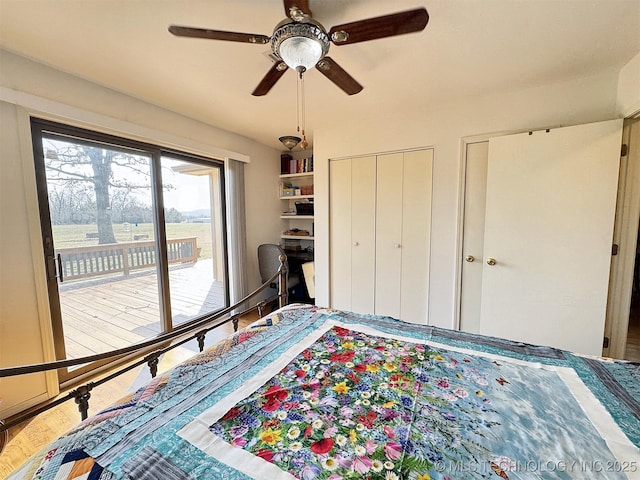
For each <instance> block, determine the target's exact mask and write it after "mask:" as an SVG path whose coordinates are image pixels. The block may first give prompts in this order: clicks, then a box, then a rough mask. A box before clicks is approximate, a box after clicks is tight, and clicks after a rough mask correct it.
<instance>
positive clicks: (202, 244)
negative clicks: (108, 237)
mask: <svg viewBox="0 0 640 480" xmlns="http://www.w3.org/2000/svg"><path fill="white" fill-rule="evenodd" d="M97 231H98V227H97V226H96V225H95V224H89V225H54V226H53V238H54V243H55V246H56V248H66V247H80V246H85V245H87V246H88V245H97V244H98V240H97V239H96V238H88V237H87V233H89V234H92V233H95V232H97ZM113 232H114V233H115V236H116V240H117V241H118V243H126V242H133V241H135V236H136V235H138V236H139V235H148V240H152V239H153V238H154V232H153V224H151V223H139V224H137V225H136V224H133V223H132V224H129V225H128V227H127V225H123V224H115V225H113ZM211 233H212V232H211V224H210V223H167V238H169V239H172V238H184V237H187V238H188V237H197V238H198V240H197V244H198V247H199V248H201V252H200V258H202V259H204V258H211V254H212V252H211ZM138 238H142V237H138Z"/></svg>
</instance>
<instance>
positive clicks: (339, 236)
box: [329, 156, 376, 313]
mask: <svg viewBox="0 0 640 480" xmlns="http://www.w3.org/2000/svg"><path fill="white" fill-rule="evenodd" d="M329 182H330V198H329V204H330V206H329V212H330V213H329V215H330V218H329V221H330V230H331V233H330V238H331V243H330V249H331V252H330V258H331V260H330V261H331V264H330V267H331V306H332V307H333V308H339V309H344V310H351V311H354V312H358V313H373V311H374V294H375V194H376V192H375V186H376V159H375V157H373V156H371V157H358V158H353V159H344V160H336V161H332V162H331V164H330V167H329Z"/></svg>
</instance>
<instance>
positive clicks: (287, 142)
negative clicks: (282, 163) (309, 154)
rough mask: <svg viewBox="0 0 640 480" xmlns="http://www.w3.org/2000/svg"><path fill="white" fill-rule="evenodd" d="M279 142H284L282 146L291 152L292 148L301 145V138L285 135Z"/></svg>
mask: <svg viewBox="0 0 640 480" xmlns="http://www.w3.org/2000/svg"><path fill="white" fill-rule="evenodd" d="M278 140H280V142H282V144H283V145H284V146H285V147H286V148H287V149H289V150H291V149H292V148H295V146H296V145H298V144H299V143H300V140H301V138H300V137H295V136H293V135H285V136H283V137H280V138H278Z"/></svg>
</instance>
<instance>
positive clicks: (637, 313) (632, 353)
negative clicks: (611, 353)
mask: <svg viewBox="0 0 640 480" xmlns="http://www.w3.org/2000/svg"><path fill="white" fill-rule="evenodd" d="M624 358H625V359H626V360H630V361H632V362H640V295H636V296H634V298H633V300H632V301H631V313H630V315H629V331H628V333H627V348H626V349H625V355H624Z"/></svg>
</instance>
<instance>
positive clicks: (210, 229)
mask: <svg viewBox="0 0 640 480" xmlns="http://www.w3.org/2000/svg"><path fill="white" fill-rule="evenodd" d="M161 164H162V170H161V171H162V183H163V201H164V217H165V231H166V237H167V256H168V262H169V291H170V298H171V319H172V324H173V326H177V325H180V324H182V323H185V322H188V321H190V320H193V319H196V318H200V317H202V316H204V315H207V314H210V313H213V312H216V311H218V310H221V309H222V308H225V307H226V306H227V305H228V295H227V280H226V260H225V259H226V255H225V242H224V221H223V218H224V205H223V201H222V199H223V198H224V195H223V183H222V170H221V166H220V165H218V164H211V163H196V162H194V161H190V160H188V159H185V158H182V157H169V156H163V157H162V159H161Z"/></svg>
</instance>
